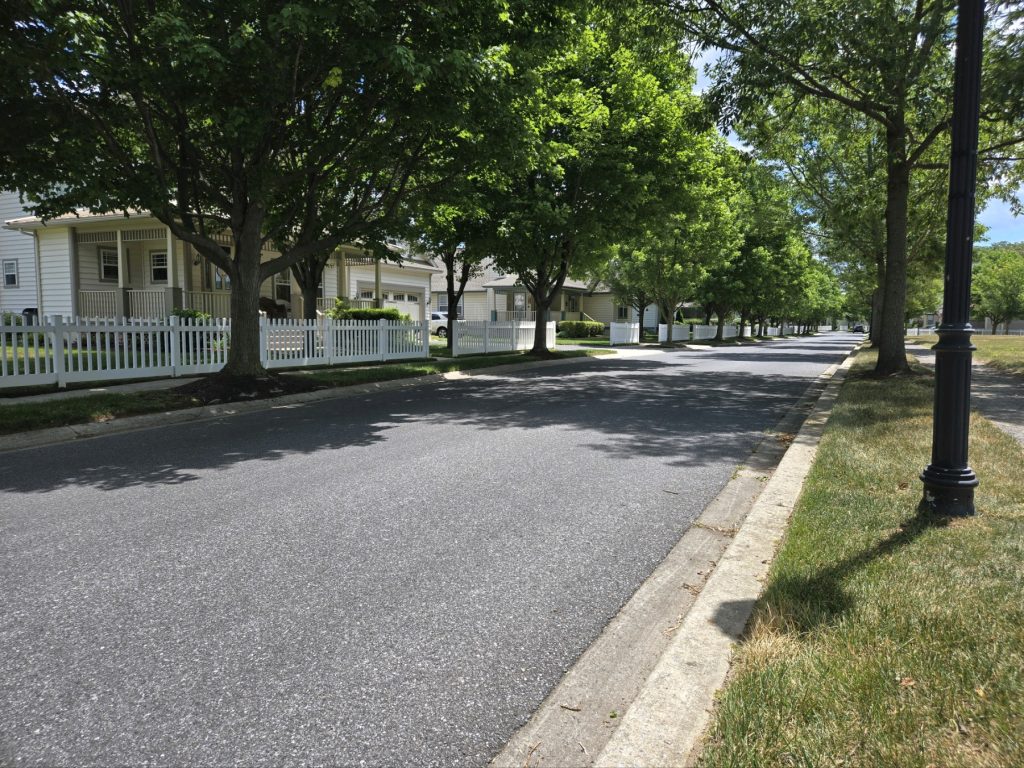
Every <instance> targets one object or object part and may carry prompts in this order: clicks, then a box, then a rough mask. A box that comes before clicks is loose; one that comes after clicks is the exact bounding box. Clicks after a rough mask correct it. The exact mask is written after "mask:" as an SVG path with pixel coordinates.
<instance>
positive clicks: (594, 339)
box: [555, 336, 611, 347]
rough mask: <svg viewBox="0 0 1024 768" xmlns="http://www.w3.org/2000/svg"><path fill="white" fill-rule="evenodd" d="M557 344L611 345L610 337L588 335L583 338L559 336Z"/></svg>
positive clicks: (582, 345) (581, 345)
mask: <svg viewBox="0 0 1024 768" xmlns="http://www.w3.org/2000/svg"><path fill="white" fill-rule="evenodd" d="M555 343H556V344H570V345H573V346H579V347H608V346H611V341H610V340H609V339H605V338H602V337H600V336H588V337H586V338H582V339H564V338H562V337H561V336H558V337H557V338H556V339H555Z"/></svg>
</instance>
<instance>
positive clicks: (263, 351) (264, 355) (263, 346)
mask: <svg viewBox="0 0 1024 768" xmlns="http://www.w3.org/2000/svg"><path fill="white" fill-rule="evenodd" d="M268 323H269V320H268V318H267V317H265V316H264V315H260V365H262V366H263V367H264V368H266V367H267V364H268V363H269V362H270V350H269V346H270V329H269V326H268Z"/></svg>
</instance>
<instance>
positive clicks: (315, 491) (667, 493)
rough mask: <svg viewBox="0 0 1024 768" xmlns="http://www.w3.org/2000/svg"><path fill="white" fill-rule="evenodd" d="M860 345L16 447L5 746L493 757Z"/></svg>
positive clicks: (74, 754) (50, 750) (233, 759)
mask: <svg viewBox="0 0 1024 768" xmlns="http://www.w3.org/2000/svg"><path fill="white" fill-rule="evenodd" d="M858 338H859V337H855V336H852V335H839V334H835V335H829V336H818V337H814V338H810V339H806V340H800V341H783V342H775V343H772V344H770V345H767V344H766V345H761V346H758V347H755V348H749V347H748V348H739V349H724V348H723V349H712V350H707V351H699V352H695V351H684V352H678V353H668V354H652V355H650V356H644V357H630V358H622V359H616V360H591V361H586V362H582V363H580V362H575V363H571V364H567V365H564V366H553V367H548V368H544V369H538V370H535V371H531V372H522V373H518V374H514V375H510V376H503V377H486V378H473V379H467V380H459V381H451V382H448V383H445V384H444V385H440V386H432V387H417V388H413V389H406V390H401V391H394V392H390V393H380V394H376V395H370V396H365V397H360V398H355V399H342V400H334V401H325V402H321V403H316V404H313V405H307V406H301V407H289V408H279V409H275V410H271V411H266V412H262V413H255V414H250V415H245V416H239V417H233V418H228V419H223V420H219V421H214V422H206V423H201V424H186V425H179V426H174V427H166V428H161V429H152V430H146V431H141V432H135V433H126V434H118V435H112V436H109V437H105V438H100V439H95V440H88V441H81V442H77V443H71V444H66V445H60V446H54V447H49V448H44V449H34V450H27V451H20V452H14V453H9V454H5V455H3V456H2V457H0V577H2V580H3V585H2V596H0V600H2V605H0V608H2V611H0V614H2V615H0V697H2V699H0V763H2V764H4V765H34V764H46V765H75V766H110V765H126V764H127V765H186V764H187V765H211V766H212V765H218V766H221V765H271V764H273V765H281V764H286V765H294V764H307V763H317V764H330V765H371V766H377V765H417V766H421V765H444V766H452V765H466V766H469V765H482V764H485V763H486V762H487V761H488V759H489V758H490V757H491V756H492V755H493V754H494V753H495V752H496V751H497V750H498V749H499V748H500V747H501V746H502V744H503V743H504V742H505V741H506V740H507V739H508V737H510V736H511V734H512V733H514V731H515V730H516V729H517V728H518V727H519V726H520V725H521V724H522V723H523V722H525V720H526V719H527V718H528V717H529V715H530V714H531V712H532V711H533V710H534V709H535V708H536V707H537V706H538V705H539V704H540V702H541V701H542V700H543V698H544V696H545V695H546V693H547V692H548V691H549V690H550V689H551V688H552V687H553V686H554V685H555V683H556V682H557V681H558V680H559V678H560V677H561V675H562V674H563V673H564V672H565V670H566V669H568V667H569V666H571V665H572V663H573V662H574V661H575V660H576V659H577V657H578V656H579V655H580V653H581V652H582V651H583V650H584V649H585V648H586V647H587V646H588V645H589V644H590V643H591V642H592V641H593V640H594V639H595V638H596V637H597V635H598V634H599V633H600V631H601V629H602V627H603V626H604V625H605V623H607V621H608V620H609V619H610V618H611V617H612V616H614V614H615V613H616V611H617V610H618V609H619V608H620V606H621V605H622V604H623V603H625V601H626V600H628V598H629V597H630V595H632V593H633V592H634V591H635V590H636V588H637V587H638V586H639V585H640V584H641V583H642V582H643V580H644V579H645V578H646V577H647V576H648V575H649V574H650V572H651V571H652V570H653V569H654V567H655V566H656V565H657V564H658V562H659V561H660V560H661V559H662V558H663V557H664V556H665V555H666V553H667V552H668V551H669V549H671V547H672V546H673V545H674V544H675V542H676V541H677V540H678V539H679V537H680V536H681V535H682V533H683V532H684V531H685V530H686V528H687V527H688V526H689V525H690V523H691V521H692V520H693V519H694V518H696V516H697V515H698V514H699V513H700V511H701V510H702V508H703V507H704V506H705V505H706V504H707V502H708V501H710V500H711V499H712V498H713V497H714V496H715V494H716V493H717V492H718V490H719V489H720V488H721V487H722V486H723V485H724V484H725V482H726V481H727V480H728V479H729V477H730V475H731V473H732V472H733V470H734V468H735V466H736V464H737V463H739V462H741V461H742V460H743V459H744V458H745V457H746V455H747V454H748V453H749V451H750V449H751V448H752V447H753V445H754V444H755V443H756V442H757V440H758V439H759V437H760V434H761V432H762V431H763V430H764V429H765V428H767V427H769V426H771V425H772V424H774V423H775V422H776V421H777V420H778V419H779V418H780V417H781V416H782V415H783V413H784V412H785V410H786V409H787V408H788V407H789V406H790V405H791V404H792V403H794V402H795V401H796V400H797V398H798V397H799V396H800V394H801V393H802V392H803V391H804V389H805V388H806V387H807V385H808V383H809V382H810V380H812V379H813V378H814V377H815V376H816V375H818V374H819V373H821V371H822V370H823V369H824V368H826V367H827V366H828V365H829V364H831V363H835V362H838V361H840V360H841V359H842V358H843V356H844V355H845V353H846V352H847V351H848V350H849V349H850V348H851V347H852V346H853V344H854V343H855V341H856V340H857V339H858Z"/></svg>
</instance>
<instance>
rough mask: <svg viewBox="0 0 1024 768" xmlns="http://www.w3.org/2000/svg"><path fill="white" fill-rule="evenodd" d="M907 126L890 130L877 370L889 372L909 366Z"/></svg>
mask: <svg viewBox="0 0 1024 768" xmlns="http://www.w3.org/2000/svg"><path fill="white" fill-rule="evenodd" d="M906 141H907V139H906V129H905V128H904V127H903V126H902V124H900V125H898V126H897V127H895V128H892V129H890V130H889V131H888V132H887V133H886V156H887V162H888V164H889V167H888V180H887V183H886V190H885V191H886V205H885V229H886V243H887V245H886V265H885V291H884V298H883V301H884V303H883V305H882V322H881V326H882V327H881V329H880V331H879V338H878V364H877V365H876V367H875V373H876V374H878V375H880V376H888V375H892V374H894V373H902V372H903V371H906V370H907V369H908V366H907V350H906V346H905V344H904V341H903V333H904V331H903V316H904V310H905V307H906V302H907V210H908V206H909V201H910V165H909V163H908V162H907V160H906Z"/></svg>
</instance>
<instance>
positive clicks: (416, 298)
mask: <svg viewBox="0 0 1024 768" xmlns="http://www.w3.org/2000/svg"><path fill="white" fill-rule="evenodd" d="M405 300H406V301H408V302H409V303H410V304H418V303H419V300H420V297H419V296H417V295H416V294H415V293H410V294H408V295H407V296H406V297H405Z"/></svg>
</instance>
